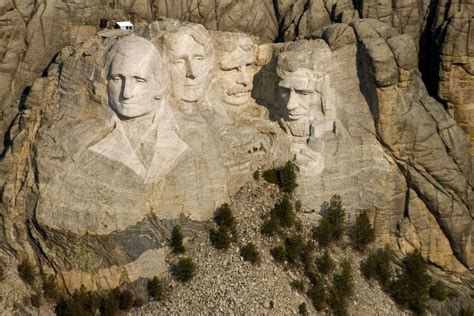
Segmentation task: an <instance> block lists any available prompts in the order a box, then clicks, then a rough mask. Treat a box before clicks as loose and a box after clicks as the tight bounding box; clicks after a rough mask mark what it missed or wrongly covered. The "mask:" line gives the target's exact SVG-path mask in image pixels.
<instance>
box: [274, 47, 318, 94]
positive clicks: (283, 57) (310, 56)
mask: <svg viewBox="0 0 474 316" xmlns="http://www.w3.org/2000/svg"><path fill="white" fill-rule="evenodd" d="M316 53H317V52H316V51H315V50H314V47H312V46H311V45H310V43H308V41H304V42H295V43H291V44H290V45H288V46H287V47H286V48H285V50H284V51H283V52H282V53H280V54H279V55H278V59H277V66H276V73H277V75H278V77H280V78H281V79H282V78H283V77H284V76H285V74H284V73H285V72H295V71H297V70H298V69H307V70H309V75H310V76H311V77H312V78H313V79H314V80H315V81H316V82H318V81H319V79H321V78H322V77H323V71H322V69H321V67H320V65H318V63H317V62H316V55H315V54H316ZM315 88H316V90H317V91H319V85H317V86H316V87H315Z"/></svg>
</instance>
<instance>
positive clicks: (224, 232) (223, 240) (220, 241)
mask: <svg viewBox="0 0 474 316" xmlns="http://www.w3.org/2000/svg"><path fill="white" fill-rule="evenodd" d="M210 239H211V243H212V245H213V246H214V247H215V248H216V249H223V250H227V249H229V247H230V243H231V240H232V238H231V236H230V231H229V228H227V226H219V228H218V229H217V231H216V230H215V229H211V232H210Z"/></svg>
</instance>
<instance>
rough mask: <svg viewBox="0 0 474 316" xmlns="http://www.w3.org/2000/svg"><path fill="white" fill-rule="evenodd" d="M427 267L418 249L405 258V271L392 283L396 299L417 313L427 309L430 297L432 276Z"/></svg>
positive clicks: (393, 295) (392, 292)
mask: <svg viewBox="0 0 474 316" xmlns="http://www.w3.org/2000/svg"><path fill="white" fill-rule="evenodd" d="M426 269H427V266H426V262H425V260H424V259H423V257H422V256H421V254H420V253H419V252H418V251H415V252H414V253H413V254H410V255H408V256H406V257H405V259H403V272H402V274H401V275H400V277H399V278H398V279H397V280H395V281H394V282H393V283H392V285H391V294H392V297H393V298H394V300H395V301H396V302H398V303H399V304H401V305H404V306H406V307H408V308H409V309H411V310H413V311H414V312H416V313H422V312H423V311H424V310H425V305H426V301H427V298H428V285H429V284H430V281H431V278H430V276H429V275H428V273H427V272H426Z"/></svg>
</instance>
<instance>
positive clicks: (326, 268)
mask: <svg viewBox="0 0 474 316" xmlns="http://www.w3.org/2000/svg"><path fill="white" fill-rule="evenodd" d="M316 267H317V268H318V271H319V272H321V273H322V274H326V275H327V274H329V273H330V272H332V271H333V270H334V261H333V260H332V259H331V256H330V255H329V252H328V251H327V250H326V251H325V252H324V254H323V255H322V256H321V257H319V258H318V259H316Z"/></svg>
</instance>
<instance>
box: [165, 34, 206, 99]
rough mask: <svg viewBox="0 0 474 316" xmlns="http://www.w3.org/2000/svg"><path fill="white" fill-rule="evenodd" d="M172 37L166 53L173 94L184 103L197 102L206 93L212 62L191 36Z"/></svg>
mask: <svg viewBox="0 0 474 316" xmlns="http://www.w3.org/2000/svg"><path fill="white" fill-rule="evenodd" d="M173 37H174V40H173V41H172V42H171V43H170V44H169V45H168V50H169V51H167V58H168V62H169V65H168V66H169V69H170V72H171V78H172V80H173V94H174V95H175V96H176V97H177V98H180V99H181V100H184V101H188V102H193V101H197V100H199V99H200V98H202V97H203V95H204V93H205V92H206V88H207V84H208V77H209V73H210V71H211V69H212V62H211V61H210V58H209V56H206V49H205V47H204V46H203V45H201V44H200V43H198V42H196V41H195V40H194V38H193V37H192V36H190V35H188V34H179V33H178V34H174V35H173Z"/></svg>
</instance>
